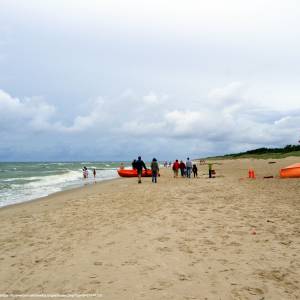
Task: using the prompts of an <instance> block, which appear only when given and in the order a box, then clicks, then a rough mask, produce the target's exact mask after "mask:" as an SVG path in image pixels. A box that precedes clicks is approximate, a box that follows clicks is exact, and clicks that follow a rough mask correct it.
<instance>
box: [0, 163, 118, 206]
mask: <svg viewBox="0 0 300 300" xmlns="http://www.w3.org/2000/svg"><path fill="white" fill-rule="evenodd" d="M84 166H86V167H87V168H88V171H89V178H88V179H83V174H82V168H83V167H84ZM118 166H119V163H118V162H57V163H55V162H34V163H19V162H18V163H0V207H3V206H7V205H10V204H15V203H20V202H25V201H29V200H32V199H36V198H40V197H44V196H48V195H50V194H52V193H55V192H59V191H62V190H66V189H70V188H74V187H79V186H83V185H84V184H89V183H93V182H94V176H93V169H94V168H95V169H96V172H97V174H96V181H102V180H107V179H113V178H116V177H118V173H117V171H116V170H117V168H118Z"/></svg>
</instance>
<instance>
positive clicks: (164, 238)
mask: <svg viewBox="0 0 300 300" xmlns="http://www.w3.org/2000/svg"><path fill="white" fill-rule="evenodd" d="M169 239H170V238H169V237H167V236H160V237H159V238H157V239H156V240H158V241H159V242H166V241H168V240H169Z"/></svg>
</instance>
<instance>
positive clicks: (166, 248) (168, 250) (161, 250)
mask: <svg viewBox="0 0 300 300" xmlns="http://www.w3.org/2000/svg"><path fill="white" fill-rule="evenodd" d="M156 250H157V251H160V252H172V249H170V248H169V247H158V248H156Z"/></svg>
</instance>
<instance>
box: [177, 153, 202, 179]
mask: <svg viewBox="0 0 300 300" xmlns="http://www.w3.org/2000/svg"><path fill="white" fill-rule="evenodd" d="M172 168H173V172H174V178H177V177H178V173H179V170H180V174H181V177H187V178H191V174H192V172H193V175H194V177H198V168H197V165H196V164H193V163H192V161H191V160H190V158H189V157H188V158H187V159H186V162H185V163H184V162H183V161H182V160H181V161H180V162H179V161H178V159H176V160H175V161H174V163H173V167H172Z"/></svg>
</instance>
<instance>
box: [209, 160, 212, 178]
mask: <svg viewBox="0 0 300 300" xmlns="http://www.w3.org/2000/svg"><path fill="white" fill-rule="evenodd" d="M208 177H209V178H212V163H208Z"/></svg>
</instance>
